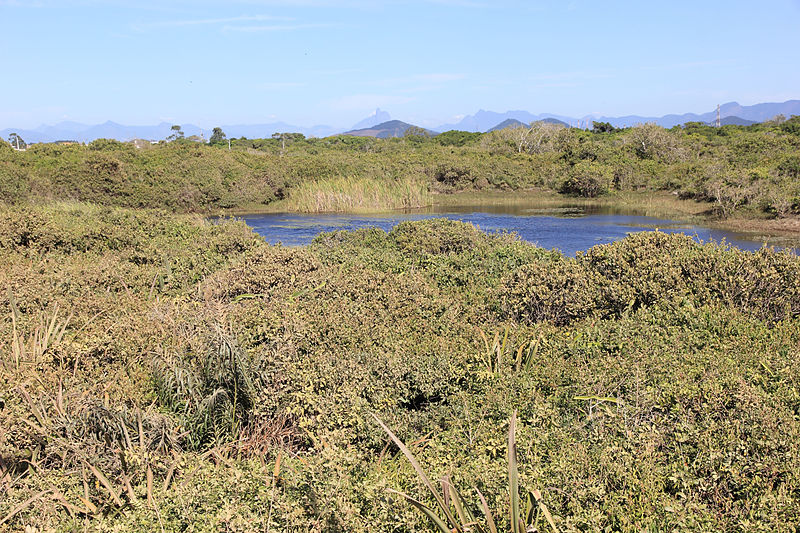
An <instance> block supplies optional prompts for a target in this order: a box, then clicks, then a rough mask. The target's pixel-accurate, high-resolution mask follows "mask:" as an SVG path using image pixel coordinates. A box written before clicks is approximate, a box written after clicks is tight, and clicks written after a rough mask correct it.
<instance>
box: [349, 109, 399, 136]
mask: <svg viewBox="0 0 800 533" xmlns="http://www.w3.org/2000/svg"><path fill="white" fill-rule="evenodd" d="M390 120H392V117H391V115H389V113H387V112H386V111H382V110H381V108H380V107H379V108H377V109H375V112H374V113H373V114H371V115H370V116H368V117H367V118H365V119H364V120H359V121H358V122H356V123H355V124H353V127H352V128H350V130H351V131H352V130H363V129H367V128H371V127H372V126H377V125H378V124H382V123H384V122H389V121H390Z"/></svg>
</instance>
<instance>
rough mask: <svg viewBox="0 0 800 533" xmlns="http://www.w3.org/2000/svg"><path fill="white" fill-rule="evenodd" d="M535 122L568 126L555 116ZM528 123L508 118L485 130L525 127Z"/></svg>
mask: <svg viewBox="0 0 800 533" xmlns="http://www.w3.org/2000/svg"><path fill="white" fill-rule="evenodd" d="M536 122H544V123H545V124H558V125H559V126H564V127H565V128H567V127H569V124H567V123H566V122H564V121H563V120H558V119H557V118H552V117H550V118H545V119H542V120H537V121H536ZM528 126H529V124H525V123H524V122H520V121H519V120H517V119H514V118H509V119H506V120H504V121H503V122H501V123H500V124H498V125H497V126H495V127H493V128H489V129H488V130H487V131H497V130H504V129H506V128H520V127H522V128H527V127H528Z"/></svg>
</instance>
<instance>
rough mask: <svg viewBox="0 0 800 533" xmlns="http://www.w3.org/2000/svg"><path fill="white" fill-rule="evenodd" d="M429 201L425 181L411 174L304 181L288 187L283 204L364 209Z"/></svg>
mask: <svg viewBox="0 0 800 533" xmlns="http://www.w3.org/2000/svg"><path fill="white" fill-rule="evenodd" d="M430 204H431V195H430V191H429V190H428V187H427V185H425V184H424V183H422V182H420V181H417V180H414V179H412V178H401V179H376V178H361V177H354V176H352V177H337V178H332V179H329V180H323V181H316V182H305V183H301V184H300V185H298V186H297V187H295V188H293V189H291V190H290V191H289V197H288V198H287V199H286V202H285V204H284V207H285V208H286V209H287V210H289V211H297V212H301V213H324V212H345V211H347V212H366V211H377V210H382V209H409V208H415V207H423V206H426V205H430Z"/></svg>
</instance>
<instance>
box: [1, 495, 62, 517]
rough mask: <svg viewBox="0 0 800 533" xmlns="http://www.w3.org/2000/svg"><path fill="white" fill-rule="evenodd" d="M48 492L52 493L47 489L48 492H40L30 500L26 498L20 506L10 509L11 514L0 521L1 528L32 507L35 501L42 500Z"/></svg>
mask: <svg viewBox="0 0 800 533" xmlns="http://www.w3.org/2000/svg"><path fill="white" fill-rule="evenodd" d="M50 492H52V491H51V490H49V489H48V490H43V491H42V492H40V493H38V494H34V495H33V496H31V497H30V498H28V499H27V500H25V501H24V502H22V503H21V504H19V505H17V506H16V507H14V508H13V509H11V512H9V513H8V514H7V515H6V516H4V517H3V519H2V520H0V526H2V525H3V524H5V523H6V522H8V521H9V520H11V519H12V518H14V516H15V515H16V514H17V513H21V512H22V511H24V510H25V509H27V508H28V507H30V506H31V505H33V504H34V503H35V502H36V501H37V500H40V499H42V498H44V497H45V496H46V495H47V494H49V493H50Z"/></svg>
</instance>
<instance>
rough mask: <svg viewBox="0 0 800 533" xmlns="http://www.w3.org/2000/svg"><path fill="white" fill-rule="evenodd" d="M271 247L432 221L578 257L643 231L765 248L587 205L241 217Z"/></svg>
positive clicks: (731, 235) (742, 237)
mask: <svg viewBox="0 0 800 533" xmlns="http://www.w3.org/2000/svg"><path fill="white" fill-rule="evenodd" d="M241 218H242V219H243V220H244V221H245V222H247V224H248V225H249V226H251V227H252V228H253V229H254V230H255V231H256V232H257V233H258V234H259V235H261V236H263V237H264V238H265V239H266V240H267V241H268V242H270V243H272V244H277V243H282V244H284V245H286V246H300V245H305V244H308V243H310V242H311V241H312V240H313V239H314V237H316V236H317V235H319V234H320V233H322V232H328V231H334V230H353V229H359V228H365V227H377V228H381V229H383V230H385V231H389V230H391V229H392V228H393V227H394V226H396V225H397V224H399V223H400V222H405V221H407V220H424V219H428V218H448V219H451V220H460V221H462V222H469V223H471V224H474V225H475V226H478V227H479V228H480V229H482V230H483V231H486V232H489V233H492V232H503V231H505V232H513V233H516V234H518V235H519V236H520V238H522V239H524V240H526V241H529V242H532V243H534V244H537V245H539V246H542V247H544V248H548V249H553V248H556V249H558V250H560V251H561V252H563V253H564V254H566V255H575V252H577V251H580V250H588V249H589V248H591V247H592V246H595V245H598V244H606V243H610V242H614V241H616V240H619V239H622V238H624V237H625V236H626V235H628V234H629V233H635V232H639V231H653V230H656V229H658V231H663V232H665V233H685V234H687V235H692V236H694V237H695V239H697V240H698V241H702V242H708V241H711V240H713V241H717V242H719V241H723V240H724V241H725V242H726V243H729V244H731V245H733V246H735V247H737V248H740V249H742V250H749V251H755V250H758V249H759V248H761V247H762V246H763V243H761V242H757V241H754V240H750V239H748V236H747V235H746V234H741V233H736V232H732V231H725V230H718V229H711V228H706V227H703V226H697V225H689V224H686V223H682V222H678V221H675V220H669V219H663V218H653V217H648V216H641V215H637V214H630V212H627V213H626V212H625V211H621V210H619V209H615V208H609V207H591V206H590V207H587V206H569V205H565V206H560V207H553V206H536V205H527V206H525V205H523V206H520V205H513V206H505V205H499V206H498V205H492V206H486V205H481V206H459V207H453V206H434V207H431V208H427V209H425V210H419V211H410V212H390V213H378V214H369V215H355V214H341V213H335V214H299V213H277V214H259V215H243V216H242V217H241Z"/></svg>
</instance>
